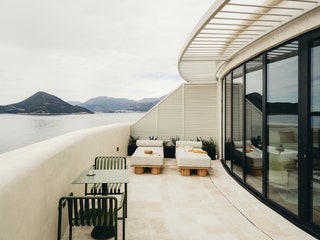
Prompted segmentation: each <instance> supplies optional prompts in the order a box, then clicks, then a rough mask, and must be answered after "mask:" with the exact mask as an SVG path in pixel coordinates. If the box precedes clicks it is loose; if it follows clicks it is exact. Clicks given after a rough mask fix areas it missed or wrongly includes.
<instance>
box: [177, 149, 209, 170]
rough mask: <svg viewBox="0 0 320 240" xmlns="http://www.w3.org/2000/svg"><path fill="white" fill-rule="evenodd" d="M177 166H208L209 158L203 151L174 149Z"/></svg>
mask: <svg viewBox="0 0 320 240" xmlns="http://www.w3.org/2000/svg"><path fill="white" fill-rule="evenodd" d="M176 159H177V165H178V167H194V168H210V166H211V159H210V157H209V156H208V155H207V154H205V153H194V152H190V151H186V150H181V149H179V148H177V149H176Z"/></svg>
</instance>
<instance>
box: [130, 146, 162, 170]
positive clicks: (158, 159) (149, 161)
mask: <svg viewBox="0 0 320 240" xmlns="http://www.w3.org/2000/svg"><path fill="white" fill-rule="evenodd" d="M145 150H152V154H145V153H144V151H145ZM131 163H132V164H131V165H132V166H162V165H163V147H138V148H137V149H136V150H135V152H134V153H133V154H132V156H131Z"/></svg>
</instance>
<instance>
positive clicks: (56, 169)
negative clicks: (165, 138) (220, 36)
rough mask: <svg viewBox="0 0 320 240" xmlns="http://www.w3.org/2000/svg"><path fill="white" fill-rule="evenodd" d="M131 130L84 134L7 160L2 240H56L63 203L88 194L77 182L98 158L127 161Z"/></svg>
mask: <svg viewBox="0 0 320 240" xmlns="http://www.w3.org/2000/svg"><path fill="white" fill-rule="evenodd" d="M130 125H131V124H129V123H123V124H116V125H109V126H104V127H98V128H92V129H86V130H81V131H77V132H73V133H69V134H66V135H62V136H60V137H56V138H53V139H50V140H47V141H43V142H40V143H37V144H33V145H29V146H27V147H24V148H20V149H18V150H15V151H12V152H8V153H4V154H1V155H0V166H1V168H0V169H1V181H0V215H1V224H0V232H1V236H0V239H25V240H43V239H56V238H57V223H58V201H59V199H60V197H62V196H64V195H68V194H69V193H70V192H74V193H75V194H81V195H83V194H84V186H83V185H81V184H80V185H74V184H72V182H73V180H74V179H75V178H76V177H77V176H78V175H79V174H80V173H81V172H82V171H83V170H85V169H87V168H89V167H90V166H92V165H93V163H94V158H95V156H97V155H113V156H126V155H127V145H128V139H129V134H130ZM65 212H66V211H65ZM64 223H66V222H65V220H64ZM64 227H66V224H64Z"/></svg>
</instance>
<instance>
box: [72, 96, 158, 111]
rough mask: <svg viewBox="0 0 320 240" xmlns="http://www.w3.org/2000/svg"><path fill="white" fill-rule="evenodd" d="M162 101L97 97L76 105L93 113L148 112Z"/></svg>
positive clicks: (156, 99)
mask: <svg viewBox="0 0 320 240" xmlns="http://www.w3.org/2000/svg"><path fill="white" fill-rule="evenodd" d="M161 99H162V98H145V99H142V100H139V101H136V100H130V99H126V98H112V97H96V98H91V99H89V100H88V101H86V102H84V103H79V102H76V103H77V105H79V106H81V107H85V108H87V109H89V110H91V111H93V112H104V113H112V112H147V111H149V109H150V108H152V107H153V106H154V105H156V104H157V103H158V102H159V101H160V100H161ZM72 103H75V102H72Z"/></svg>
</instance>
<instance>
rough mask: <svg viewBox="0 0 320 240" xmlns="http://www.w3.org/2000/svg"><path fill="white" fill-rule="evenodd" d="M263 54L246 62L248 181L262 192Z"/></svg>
mask: <svg viewBox="0 0 320 240" xmlns="http://www.w3.org/2000/svg"><path fill="white" fill-rule="evenodd" d="M262 62H263V59H262V56H260V57H257V58H255V59H253V60H251V61H249V62H248V63H247V64H246V94H245V104H246V116H245V117H246V126H245V129H246V131H245V134H246V136H245V138H246V143H248V144H247V145H248V146H247V147H246V154H245V155H246V158H245V159H246V164H247V176H246V181H247V183H249V184H250V185H251V186H253V187H254V188H255V189H256V190H258V191H259V192H262V142H261V140H262V77H263V75H262Z"/></svg>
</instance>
